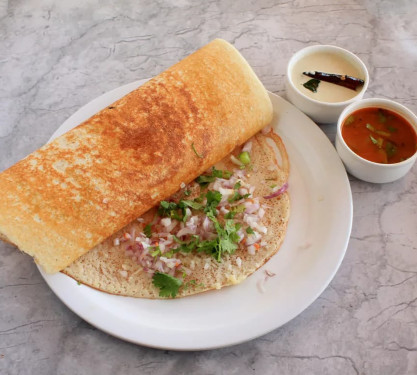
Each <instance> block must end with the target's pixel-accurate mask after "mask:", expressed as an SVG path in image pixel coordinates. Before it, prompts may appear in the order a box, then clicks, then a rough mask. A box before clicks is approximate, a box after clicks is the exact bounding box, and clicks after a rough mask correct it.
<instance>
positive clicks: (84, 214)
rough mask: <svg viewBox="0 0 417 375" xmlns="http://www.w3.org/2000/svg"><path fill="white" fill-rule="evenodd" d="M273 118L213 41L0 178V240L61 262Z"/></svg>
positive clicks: (51, 264) (260, 93)
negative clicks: (0, 238) (2, 239)
mask: <svg viewBox="0 0 417 375" xmlns="http://www.w3.org/2000/svg"><path fill="white" fill-rule="evenodd" d="M271 119H272V104H271V101H270V99H269V97H268V93H267V92H266V90H265V88H264V87H263V85H262V83H261V82H260V81H259V80H258V78H257V77H256V75H255V73H254V72H253V71H252V69H251V68H250V66H249V65H248V63H247V62H246V61H245V60H244V58H243V57H242V56H241V55H240V54H239V52H238V51H237V50H236V49H235V48H234V47H233V46H231V45H230V44H228V43H227V42H225V41H223V40H215V41H213V42H211V43H209V44H208V45H206V46H205V47H203V48H201V49H200V50H198V51H197V52H195V53H193V54H192V55H190V56H188V57H187V58H185V59H184V60H182V61H180V62H179V63H177V64H176V65H174V66H172V67H171V68H169V69H168V70H166V71H165V72H163V73H161V74H160V75H158V76H156V77H155V78H153V79H152V80H150V81H149V82H147V83H146V84H144V85H143V86H141V87H140V88H138V89H136V90H134V91H133V92H131V93H130V94H128V95H126V96H125V97H123V98H122V99H120V100H118V101H117V102H115V103H114V104H112V105H110V106H108V107H107V108H105V109H104V110H102V111H100V112H99V113H97V114H96V115H94V116H92V117H91V118H90V119H88V120H87V121H85V122H84V123H82V124H81V125H79V126H78V127H76V128H74V129H73V130H71V131H69V132H68V133H66V134H64V135H62V136H61V137H59V138H57V139H55V140H54V141H53V142H51V143H49V144H47V145H45V146H43V147H42V148H40V149H39V150H37V151H35V152H33V153H32V154H30V155H29V156H27V157H26V158H25V159H23V160H21V161H20V162H18V163H17V164H15V165H14V166H12V167H10V168H9V169H7V170H6V171H4V172H2V173H1V174H0V191H1V195H0V236H1V237H2V238H4V239H6V240H8V241H9V242H11V243H14V244H15V245H16V246H17V247H18V248H19V249H20V250H22V251H24V252H26V253H28V254H29V255H31V256H33V257H34V259H35V261H36V262H37V263H38V264H40V265H41V266H42V267H43V269H44V270H45V271H46V272H48V273H54V272H57V271H59V270H62V269H63V268H65V267H67V266H68V265H70V264H71V263H72V262H74V261H75V260H76V259H77V258H79V257H80V256H82V255H83V254H85V253H86V252H87V251H89V250H90V249H92V248H93V247H94V246H96V245H97V244H99V243H101V242H102V241H103V240H105V239H106V238H107V237H109V236H111V235H112V234H114V233H115V232H117V231H118V230H119V229H121V228H123V227H124V226H125V225H127V224H128V223H129V222H131V221H132V220H134V219H135V218H137V217H138V216H140V215H141V214H143V213H144V212H146V211H147V210H149V209H150V208H151V207H153V206H154V205H155V204H157V203H158V202H159V201H160V200H161V199H164V198H166V197H168V196H170V195H171V194H173V193H174V192H175V191H176V190H178V188H179V186H180V185H181V183H183V182H185V183H188V182H190V181H192V180H193V179H194V178H196V177H197V176H198V175H200V174H201V173H202V172H204V171H205V170H207V169H208V168H209V167H210V166H212V165H214V164H215V163H216V162H218V161H219V160H221V159H222V158H223V157H225V156H226V155H227V154H229V153H230V152H231V151H232V150H233V149H234V148H235V147H236V146H237V145H240V144H242V143H244V142H245V141H246V140H247V139H248V138H250V137H251V136H253V135H254V134H255V133H256V132H258V131H259V130H260V129H261V128H263V127H264V126H265V125H267V124H268V123H269V122H270V121H271Z"/></svg>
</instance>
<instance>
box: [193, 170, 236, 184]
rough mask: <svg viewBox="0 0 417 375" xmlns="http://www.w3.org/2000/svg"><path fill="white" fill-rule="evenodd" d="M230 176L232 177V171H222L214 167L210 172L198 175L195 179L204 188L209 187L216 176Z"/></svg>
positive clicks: (226, 178)
mask: <svg viewBox="0 0 417 375" xmlns="http://www.w3.org/2000/svg"><path fill="white" fill-rule="evenodd" d="M230 177H232V172H230V171H222V170H220V169H216V168H215V167H213V168H212V170H211V173H210V174H202V175H201V176H199V177H197V178H196V180H195V181H196V182H197V183H198V184H199V185H200V186H201V187H203V188H204V187H207V186H208V185H209V184H210V182H213V181H214V180H215V179H216V178H224V179H225V180H228V179H229V178H230Z"/></svg>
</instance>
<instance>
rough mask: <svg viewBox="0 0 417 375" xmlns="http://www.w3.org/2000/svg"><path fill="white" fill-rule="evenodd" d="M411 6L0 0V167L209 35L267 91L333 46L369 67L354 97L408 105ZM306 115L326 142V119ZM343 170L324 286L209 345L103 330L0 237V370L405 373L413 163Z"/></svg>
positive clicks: (414, 230) (415, 337) (416, 260)
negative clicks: (341, 236)
mask: <svg viewBox="0 0 417 375" xmlns="http://www.w3.org/2000/svg"><path fill="white" fill-rule="evenodd" d="M416 18H417V2H415V0H408V1H407V0H398V1H390V0H367V1H366V0H364V1H360V0H345V1H341V2H339V1H334V0H332V1H330V0H315V1H308V0H295V1H288V0H281V1H277V0H259V1H249V0H244V1H229V0H225V1H220V0H210V1H197V0H194V1H193V0H177V1H173V0H170V1H162V0H154V1H148V0H142V1H133V0H127V1H117V2H116V1H107V0H103V1H98V0H84V1H81V0H72V1H53V0H26V1H7V0H0V171H2V170H4V169H6V168H8V167H9V166H11V165H13V164H14V163H15V162H17V161H18V160H20V159H21V158H23V157H24V156H26V155H27V154H29V153H31V152H32V151H34V150H36V149H37V148H39V147H40V146H42V145H43V144H45V142H46V141H47V140H48V139H49V137H50V136H51V135H52V133H53V132H54V131H55V130H56V129H57V128H58V127H59V125H60V124H62V123H63V122H64V120H65V119H67V118H68V117H69V116H70V115H71V114H72V113H74V112H75V111H76V110H77V109H78V108H80V107H81V106H83V105H84V104H86V103H88V102H89V101H90V100H92V99H93V98H95V97H97V96H99V95H101V94H103V93H105V92H107V91H109V90H111V89H114V88H116V87H118V86H121V85H123V84H126V83H129V82H132V81H135V80H138V79H142V78H147V77H151V76H154V75H156V74H158V73H160V72H161V71H163V70H164V69H165V68H167V67H169V66H170V65H172V64H173V63H175V62H177V61H179V60H180V59H182V58H183V57H185V56H186V55H188V54H189V53H191V52H192V51H194V50H196V49H197V48H199V47H201V46H202V45H204V44H206V43H207V42H209V41H211V40H212V39H214V38H216V37H221V38H224V39H226V40H228V41H229V42H231V43H232V44H234V45H235V46H236V47H237V48H238V49H239V50H240V51H241V53H242V54H243V55H244V56H245V58H246V59H247V60H248V61H249V63H250V64H251V65H252V66H253V68H254V70H255V71H256V73H257V74H258V75H259V77H260V79H261V80H262V82H263V83H264V84H265V86H266V88H267V89H268V90H270V91H273V92H274V93H276V94H278V95H284V77H285V69H286V64H287V62H288V60H289V58H290V57H291V55H292V54H293V53H294V52H296V51H297V50H299V49H301V48H303V47H306V46H308V45H313V44H333V45H337V46H340V47H343V48H346V49H348V50H350V51H352V52H354V53H356V54H357V55H358V56H359V57H360V58H362V60H363V61H364V62H365V63H366V65H367V67H368V69H369V73H370V84H369V88H368V91H367V93H366V94H365V97H382V98H390V99H394V100H396V101H398V102H400V103H402V104H404V105H405V106H407V107H408V108H410V109H411V110H412V111H414V112H417V22H416ZM321 129H322V130H323V131H324V132H325V133H326V134H327V135H328V136H329V138H330V139H331V140H334V135H335V126H334V125H326V126H321ZM349 181H350V184H351V188H352V194H353V207H354V218H353V228H352V234H351V238H350V241H349V246H348V249H347V252H346V256H345V258H344V260H343V263H342V265H341V267H340V269H339V270H338V272H337V274H336V276H335V277H334V279H333V280H332V281H331V283H330V285H329V286H328V287H327V288H326V290H325V291H324V292H323V293H322V294H321V296H320V297H319V298H318V299H317V300H316V301H315V302H314V303H313V304H312V305H310V306H309V307H308V308H307V309H306V310H305V311H304V312H302V313H301V314H300V315H298V316H297V317H296V318H294V319H293V320H291V321H290V322H289V323H287V324H285V325H284V326H282V327H280V328H277V329H275V330H274V331H272V332H270V333H268V334H266V335H264V336H263V337H260V338H258V339H255V340H252V341H249V342H246V343H243V344H240V345H235V346H232V347H227V348H223V349H216V350H210V351H201V352H176V351H168V350H157V349H151V348H147V347H143V346H139V345H134V344H131V343H127V342H124V341H122V340H119V339H117V338H114V337H112V336H110V335H107V334H106V333H103V332H102V331H100V330H98V329H96V328H94V327H93V326H91V325H90V324H88V323H86V322H85V321H83V320H82V319H80V318H79V317H78V316H76V315H75V314H74V313H72V312H71V311H70V310H69V309H68V308H67V307H66V306H65V305H64V304H63V303H61V302H60V300H59V299H58V298H57V297H56V296H55V295H54V293H53V292H52V291H51V290H50V289H49V287H48V286H47V285H46V283H45V282H44V280H43V278H42V277H41V275H40V273H39V272H38V270H37V268H36V266H35V264H34V263H33V261H32V259H31V258H30V257H29V256H27V255H25V254H23V253H21V252H19V251H17V250H16V249H15V248H14V247H13V246H10V245H7V244H5V243H3V242H1V243H0V255H1V257H0V373H1V374H11V375H14V374H41V375H52V374H62V375H63V374H101V375H106V374H109V375H110V374H153V375H165V374H239V375H245V374H253V373H256V374H263V375H267V374H340V375H342V374H343V375H344V374H346V375H348V374H378V375H382V374H387V375H394V374H398V375H400V374H401V375H403V374H417V213H416V212H417V165H416V166H414V168H413V169H412V170H411V172H410V173H409V174H407V175H406V176H405V177H404V178H402V179H400V180H398V181H396V182H393V183H388V184H382V185H378V184H370V183H366V182H362V181H359V180H357V179H355V178H353V177H351V176H349ZM1 193H2V192H0V194H1Z"/></svg>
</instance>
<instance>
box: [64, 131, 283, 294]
mask: <svg viewBox="0 0 417 375" xmlns="http://www.w3.org/2000/svg"><path fill="white" fill-rule="evenodd" d="M271 138H272V140H273V141H275V142H274V143H275V144H276V145H277V146H278V148H274V147H272V146H273V145H274V143H272V144H271V142H268V141H270V140H271ZM252 144H253V146H252V152H251V160H252V165H251V166H252V168H251V170H250V171H248V172H247V175H248V180H249V182H250V184H251V185H253V186H255V187H256V189H255V192H254V196H257V197H263V196H266V195H268V194H270V193H271V184H274V185H277V186H282V185H284V184H285V183H286V182H287V179H288V171H289V164H288V157H287V154H286V150H285V146H284V145H283V143H282V141H281V139H280V138H279V137H278V136H277V135H275V134H273V133H269V134H267V135H264V134H261V133H258V134H257V135H255V136H254V137H253V138H252ZM240 151H241V147H237V148H236V149H235V150H234V152H233V155H235V156H237V155H239V153H240ZM277 154H278V155H279V154H280V155H281V157H280V158H279V159H280V160H277V158H276V155H277ZM216 168H217V169H220V170H232V169H234V168H236V165H234V164H233V163H232V162H231V160H230V157H229V156H227V157H226V158H224V159H223V160H221V161H220V162H219V163H217V164H216ZM199 193H200V192H197V194H196V195H197V196H198V195H199ZM174 197H175V196H174ZM261 200H262V203H263V204H266V205H267V206H268V208H267V209H266V213H265V216H264V218H263V219H262V222H263V223H264V225H266V226H267V228H268V232H267V233H266V234H265V235H264V237H263V240H264V241H266V243H267V246H265V247H262V248H260V250H259V251H257V252H256V253H255V254H254V255H251V254H249V253H248V251H247V248H246V246H244V245H240V246H239V248H238V249H237V250H236V252H235V253H233V254H231V255H227V256H225V257H224V258H223V259H222V261H221V262H218V261H217V260H216V259H214V258H213V257H212V256H211V255H208V254H202V253H199V254H197V253H191V254H179V255H177V257H180V259H181V261H182V264H183V265H184V266H185V267H186V268H187V269H191V273H190V274H189V275H187V276H186V278H185V279H184V283H183V285H184V286H186V287H181V288H180V289H179V292H178V295H177V297H185V296H189V295H192V294H196V293H201V292H204V291H207V290H212V289H220V288H222V287H225V286H228V285H233V284H237V283H240V282H242V281H243V280H245V279H246V278H247V277H248V276H249V275H251V274H252V273H253V272H254V271H256V270H257V269H258V268H259V267H261V266H262V265H263V264H264V263H265V262H266V261H268V260H269V259H270V258H271V256H273V255H274V254H275V253H276V252H277V251H278V249H279V248H280V246H281V244H282V242H283V240H284V237H285V233H286V228H287V223H288V219H289V214H290V200H289V195H288V192H285V193H283V194H281V195H280V196H279V197H276V198H273V199H265V198H261ZM155 214H156V209H155V208H153V209H151V210H150V211H148V212H147V213H146V214H145V215H144V216H143V219H144V222H150V221H151V218H152V217H154V216H155ZM141 231H143V224H141V223H139V222H138V221H137V220H135V221H134V222H132V223H130V224H129V225H128V226H126V227H125V228H123V229H122V230H121V231H119V232H118V233H115V234H114V235H113V236H111V237H110V238H108V239H107V240H105V241H104V242H103V243H101V244H99V245H98V246H96V247H95V248H94V249H93V250H91V251H89V252H88V253H87V254H85V255H83V256H82V257H80V258H79V259H78V260H76V261H75V262H74V263H72V264H71V265H70V266H69V267H67V268H66V269H65V270H64V271H63V272H64V273H65V274H67V275H68V276H71V277H72V278H74V279H75V280H77V281H78V282H80V283H83V284H86V285H89V286H91V287H93V288H95V289H98V290H101V291H104V292H107V293H111V294H117V295H124V296H131V297H142V298H160V295H159V289H158V288H156V287H155V286H154V285H153V283H152V275H150V274H149V273H147V272H145V271H144V269H143V268H142V267H141V266H140V265H139V264H138V263H136V262H135V261H134V260H132V258H131V257H129V256H128V255H127V254H126V252H125V250H124V249H125V248H126V247H124V246H115V245H114V239H115V238H121V237H123V234H124V233H132V232H135V233H137V234H138V233H139V232H141ZM132 241H134V239H132ZM238 258H240V259H238Z"/></svg>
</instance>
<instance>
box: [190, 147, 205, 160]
mask: <svg viewBox="0 0 417 375" xmlns="http://www.w3.org/2000/svg"><path fill="white" fill-rule="evenodd" d="M191 148H192V149H193V151H194V153H195V154H196V155H197V156H198V157H199V158H200V159H203V158H204V156H203V155H201V154H199V153H198V152H197V150H196V149H195V146H194V143H191Z"/></svg>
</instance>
